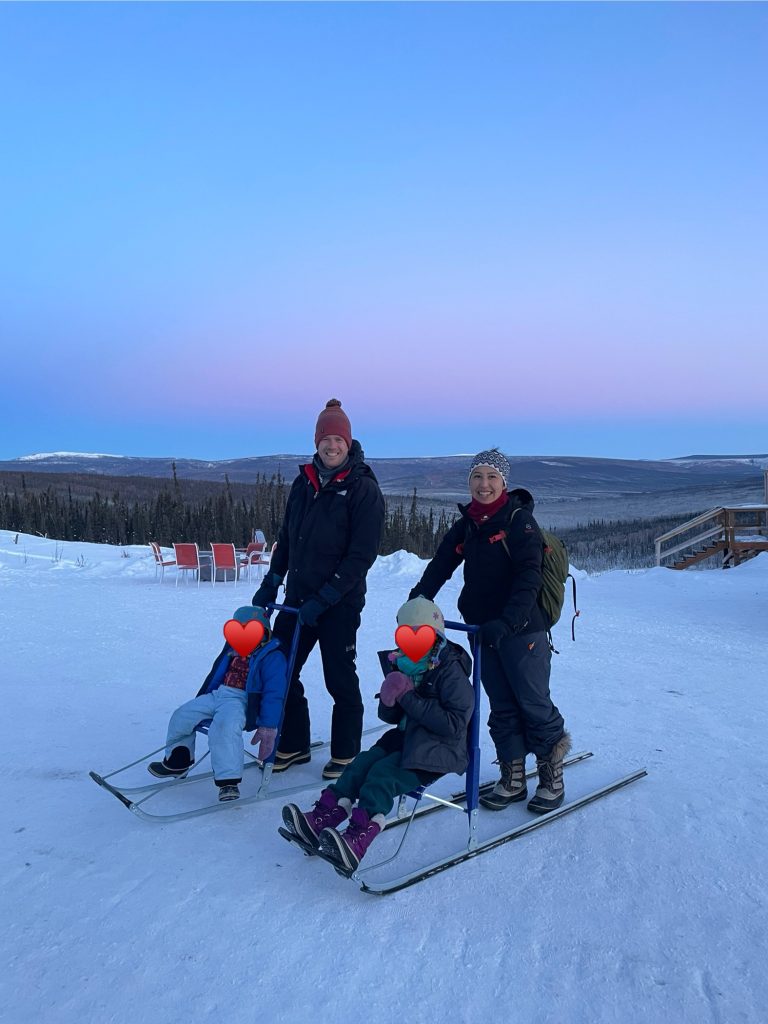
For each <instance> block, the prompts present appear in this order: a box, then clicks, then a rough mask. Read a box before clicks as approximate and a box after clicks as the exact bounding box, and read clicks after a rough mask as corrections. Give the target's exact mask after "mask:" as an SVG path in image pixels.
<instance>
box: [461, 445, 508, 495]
mask: <svg viewBox="0 0 768 1024" xmlns="http://www.w3.org/2000/svg"><path fill="white" fill-rule="evenodd" d="M478 466H490V467H491V468H492V469H495V470H496V472H497V473H498V474H499V476H500V477H501V479H502V480H503V481H504V486H505V487H506V486H507V481H508V480H509V475H510V467H509V460H508V459H507V457H506V455H503V454H502V453H501V452H500V451H499V449H498V448H489V449H488V450H487V451H484V452H478V453H477V455H476V456H475V457H474V459H472V463H471V465H470V467H469V476H470V477H471V476H472V472H473V470H475V469H477V467H478Z"/></svg>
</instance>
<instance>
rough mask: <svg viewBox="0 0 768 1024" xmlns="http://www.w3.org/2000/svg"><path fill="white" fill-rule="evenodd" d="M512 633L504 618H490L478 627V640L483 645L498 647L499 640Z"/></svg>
mask: <svg viewBox="0 0 768 1024" xmlns="http://www.w3.org/2000/svg"><path fill="white" fill-rule="evenodd" d="M511 635H512V630H511V629H510V628H509V625H508V623H506V622H505V621H504V619H491V620H490V621H489V622H484V623H483V624H482V626H481V627H480V642H481V643H482V644H483V646H484V647H498V646H499V644H500V643H501V641H502V640H503V639H504V638H505V637H507V636H511Z"/></svg>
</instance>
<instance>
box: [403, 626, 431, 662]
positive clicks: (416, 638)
mask: <svg viewBox="0 0 768 1024" xmlns="http://www.w3.org/2000/svg"><path fill="white" fill-rule="evenodd" d="M435 635H436V634H435V630H434V627H433V626H419V628H418V629H414V628H413V626H398V627H397V629H396V630H395V643H396V644H397V646H398V647H399V648H400V650H401V651H402V652H403V654H404V655H405V656H406V657H407V658H410V659H411V661H418V660H419V658H423V657H424V655H425V654H426V653H427V651H431V650H432V648H433V646H434V644H435Z"/></svg>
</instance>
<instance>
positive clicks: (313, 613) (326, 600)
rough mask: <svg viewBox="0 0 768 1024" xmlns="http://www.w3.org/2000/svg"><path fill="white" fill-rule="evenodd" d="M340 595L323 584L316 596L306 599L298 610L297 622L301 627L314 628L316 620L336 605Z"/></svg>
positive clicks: (328, 584) (327, 584)
mask: <svg viewBox="0 0 768 1024" xmlns="http://www.w3.org/2000/svg"><path fill="white" fill-rule="evenodd" d="M340 600H341V594H340V593H339V592H338V590H336V589H334V587H332V586H331V585H330V583H324V584H323V586H322V587H320V590H319V592H318V593H317V594H313V595H312V597H308V598H307V599H306V601H305V602H304V603H303V604H302V606H301V608H299V622H300V623H301V624H302V626H310V627H312V626H316V625H317V620H318V619H319V618H320V616H321V615H322V614H323V612H327V611H328V609H329V608H330V607H331V606H332V605H334V604H338V602H339V601H340Z"/></svg>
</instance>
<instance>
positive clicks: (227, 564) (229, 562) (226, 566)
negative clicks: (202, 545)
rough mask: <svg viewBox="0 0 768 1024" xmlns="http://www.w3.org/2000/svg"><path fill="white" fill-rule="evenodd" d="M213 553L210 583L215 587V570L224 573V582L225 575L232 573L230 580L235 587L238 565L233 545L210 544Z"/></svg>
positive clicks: (238, 570)
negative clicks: (231, 579) (220, 570)
mask: <svg viewBox="0 0 768 1024" xmlns="http://www.w3.org/2000/svg"><path fill="white" fill-rule="evenodd" d="M211 552H212V553H213V565H212V567H211V582H212V583H213V584H214V586H215V585H216V570H217V569H222V570H223V571H224V581H225V582H226V580H227V573H228V572H231V573H232V578H233V581H234V583H235V585H237V577H238V575H239V572H240V565H239V563H238V560H237V555H236V554H235V545H234V544H211Z"/></svg>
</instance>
